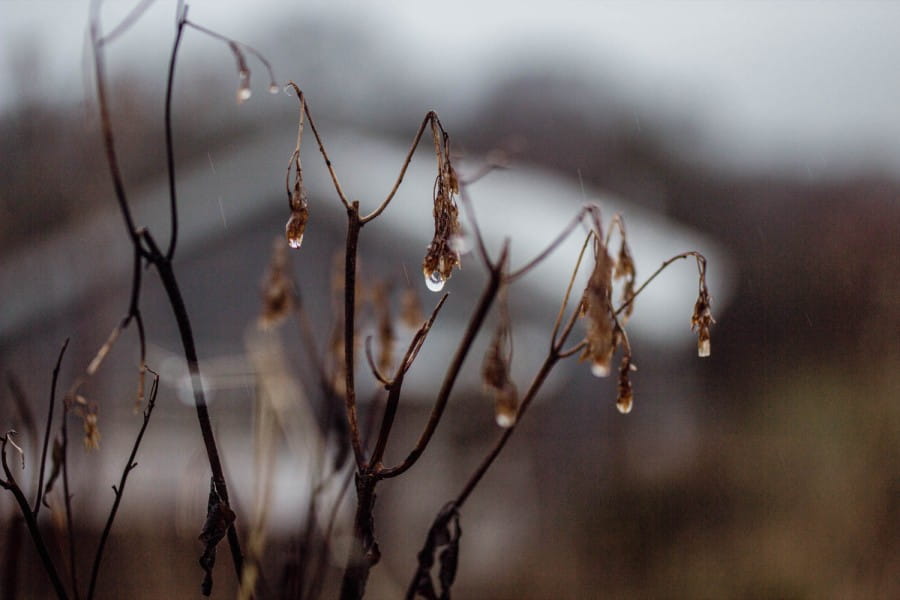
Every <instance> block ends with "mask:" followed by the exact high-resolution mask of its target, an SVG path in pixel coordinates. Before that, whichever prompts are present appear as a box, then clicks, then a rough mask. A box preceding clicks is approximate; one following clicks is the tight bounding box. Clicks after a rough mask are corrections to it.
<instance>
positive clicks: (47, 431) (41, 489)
mask: <svg viewBox="0 0 900 600" xmlns="http://www.w3.org/2000/svg"><path fill="white" fill-rule="evenodd" d="M68 347H69V338H66V341H65V342H63V345H62V348H60V350H59V356H58V357H57V358H56V366H55V367H53V380H52V381H51V383H50V406H49V408H48V409H47V425H46V427H45V429H44V442H43V447H42V449H41V468H40V474H39V475H38V485H37V492H36V494H35V498H34V508H33V509H32V512H33V513H34V518H35V519H37V516H38V512H39V511H40V509H41V497H42V495H43V493H44V473H45V469H46V467H47V446H48V445H49V444H50V429H51V425H52V424H53V407H54V406H56V384H57V382H58V381H59V369H60V366H61V365H62V359H63V355H65V353H66V348H68Z"/></svg>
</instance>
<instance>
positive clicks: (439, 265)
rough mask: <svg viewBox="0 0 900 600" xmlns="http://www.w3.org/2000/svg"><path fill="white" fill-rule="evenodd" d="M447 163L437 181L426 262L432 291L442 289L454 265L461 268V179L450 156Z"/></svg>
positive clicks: (423, 262)
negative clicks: (459, 245)
mask: <svg viewBox="0 0 900 600" xmlns="http://www.w3.org/2000/svg"><path fill="white" fill-rule="evenodd" d="M444 165H445V166H444V168H443V169H442V170H441V173H439V174H438V176H437V179H436V180H435V192H434V237H433V238H432V240H431V243H430V244H429V245H428V250H427V251H426V253H425V259H424V260H423V261H422V274H423V275H424V276H425V285H426V286H427V287H428V289H429V290H431V291H432V292H439V291H441V289H443V287H444V283H446V281H447V280H448V279H450V275H452V273H453V269H454V267H459V251H458V250H456V249H455V246H456V245H457V244H456V240H457V239H458V238H459V237H460V235H461V229H460V225H459V207H458V206H457V205H456V200H455V199H454V196H455V195H456V194H458V193H459V181H458V179H457V177H456V172H455V171H454V170H453V167H452V166H450V161H449V158H445V159H444Z"/></svg>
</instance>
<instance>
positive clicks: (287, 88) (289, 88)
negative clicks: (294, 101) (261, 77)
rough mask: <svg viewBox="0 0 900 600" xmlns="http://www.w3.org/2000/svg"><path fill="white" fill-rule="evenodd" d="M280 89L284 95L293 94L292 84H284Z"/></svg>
mask: <svg viewBox="0 0 900 600" xmlns="http://www.w3.org/2000/svg"><path fill="white" fill-rule="evenodd" d="M281 91H283V92H284V95H285V96H293V95H294V86H292V85H291V84H289V83H286V84H284V87H283V88H281Z"/></svg>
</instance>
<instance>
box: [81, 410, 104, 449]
mask: <svg viewBox="0 0 900 600" xmlns="http://www.w3.org/2000/svg"><path fill="white" fill-rule="evenodd" d="M96 411H97V408H96V406H94V407H92V408H91V409H89V410H87V411H85V413H84V416H83V418H82V422H83V425H84V447H85V448H87V449H88V450H96V449H97V448H99V447H100V428H99V427H98V426H97V412H96Z"/></svg>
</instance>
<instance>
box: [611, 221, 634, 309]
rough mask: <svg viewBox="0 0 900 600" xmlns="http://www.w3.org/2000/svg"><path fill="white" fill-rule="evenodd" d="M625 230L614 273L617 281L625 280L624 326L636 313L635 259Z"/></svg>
mask: <svg viewBox="0 0 900 600" xmlns="http://www.w3.org/2000/svg"><path fill="white" fill-rule="evenodd" d="M624 235H625V234H624V229H623V234H622V245H621V246H619V256H618V258H617V260H616V269H615V272H614V273H613V277H614V278H615V279H624V280H625V285H624V287H623V288H622V304H623V305H624V306H625V310H624V311H622V314H621V316H620V320H621V321H622V324H623V325H624V324H625V322H626V321H627V320H628V317H630V316H631V313H632V312H633V311H634V302H633V300H634V279H635V275H636V271H635V268H634V258H632V256H631V250H630V249H629V248H628V242H627V241H626V240H625V237H624Z"/></svg>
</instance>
